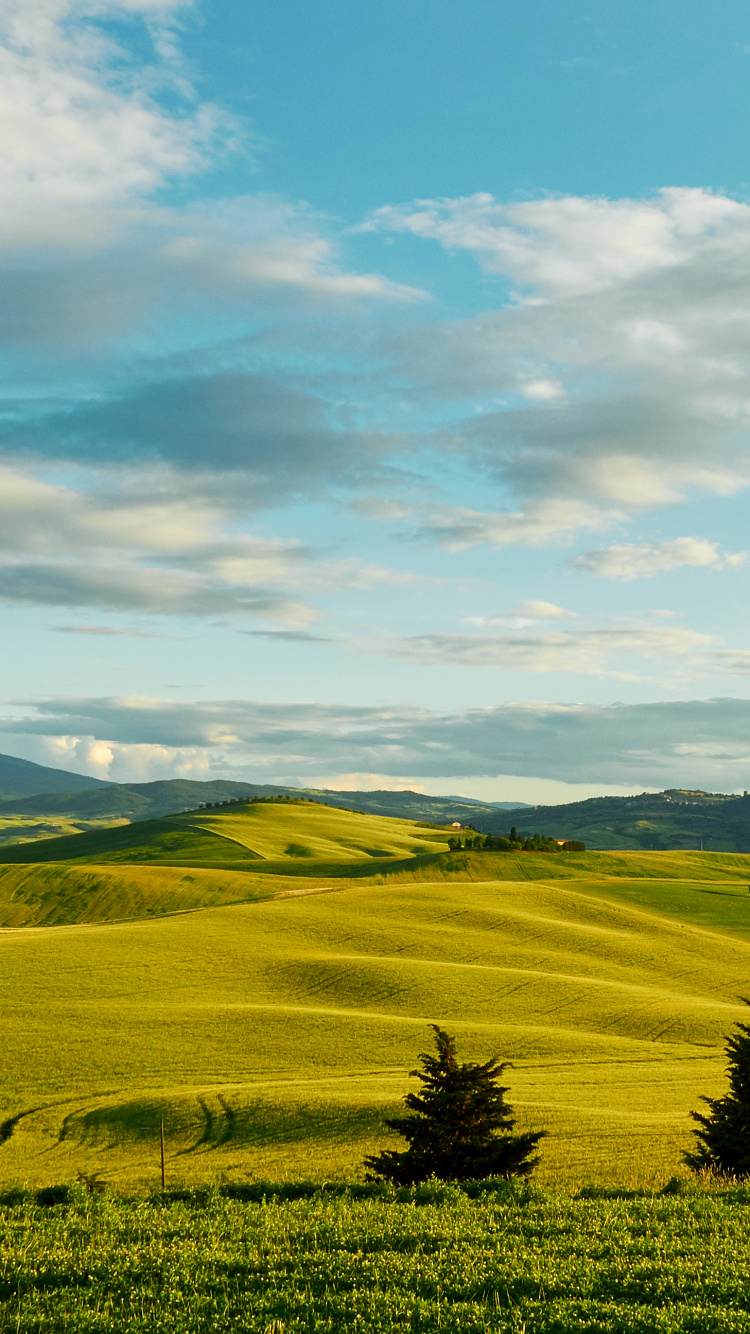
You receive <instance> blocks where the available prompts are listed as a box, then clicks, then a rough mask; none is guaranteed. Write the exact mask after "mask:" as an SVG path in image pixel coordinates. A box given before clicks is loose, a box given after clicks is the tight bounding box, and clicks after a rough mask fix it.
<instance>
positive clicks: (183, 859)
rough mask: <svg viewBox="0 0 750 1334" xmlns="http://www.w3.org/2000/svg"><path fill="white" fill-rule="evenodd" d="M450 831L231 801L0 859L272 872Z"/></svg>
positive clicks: (386, 855)
mask: <svg viewBox="0 0 750 1334" xmlns="http://www.w3.org/2000/svg"><path fill="white" fill-rule="evenodd" d="M448 834H449V831H448V830H442V831H441V830H436V829H432V828H426V827H420V826H419V825H417V824H414V823H412V822H411V821H408V820H388V819H384V818H382V817H381V816H377V815H365V814H363V813H361V812H354V811H344V810H340V809H337V808H333V807H328V806H323V805H319V804H316V803H313V802H292V801H282V802H265V801H262V802H252V803H249V804H243V805H241V804H239V803H233V804H231V805H229V806H225V807H219V808H216V807H213V808H212V809H210V810H197V811H190V812H187V813H184V814H182V815H174V816H170V817H168V818H165V819H162V820H143V821H138V822H137V823H134V824H129V825H125V826H121V827H119V828H116V829H106V830H97V831H95V832H92V833H85V834H77V835H73V836H72V837H67V838H49V839H45V840H43V841H40V842H35V843H27V844H20V845H16V846H12V847H6V848H3V849H2V850H0V862H2V863H6V864H16V865H18V864H28V863H32V862H51V861H54V862H60V861H62V862H65V861H70V860H75V861H78V862H84V861H85V862H96V863H97V864H106V863H109V862H128V863H131V864H133V863H163V864H171V865H189V866H215V865H217V864H220V865H223V864H246V863H254V862H257V861H263V862H264V863H265V866H264V869H265V870H266V871H271V870H272V869H274V867H275V866H276V865H277V864H280V865H286V863H292V866H291V869H292V870H293V869H294V865H297V866H299V867H300V868H301V872H302V873H304V872H305V870H306V869H311V868H314V867H315V866H321V865H328V864H329V863H331V864H333V865H334V866H336V865H337V864H346V865H347V866H353V865H354V864H364V866H365V868H367V866H368V865H371V864H372V862H373V861H377V862H378V863H381V862H382V863H388V862H392V861H394V860H399V859H407V860H411V859H413V858H415V857H423V856H425V855H433V856H434V855H435V854H438V853H441V852H444V851H445V849H446V845H447V839H448Z"/></svg>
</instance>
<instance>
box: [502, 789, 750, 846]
mask: <svg viewBox="0 0 750 1334" xmlns="http://www.w3.org/2000/svg"><path fill="white" fill-rule="evenodd" d="M490 824H491V825H492V828H491V830H490ZM511 825H515V826H516V828H517V829H518V830H519V831H520V832H522V833H532V832H534V831H537V832H538V833H540V834H545V835H548V836H550V837H552V838H572V839H580V840H582V842H584V843H585V844H586V846H587V847H589V848H648V849H652V850H655V851H657V850H666V849H672V848H674V849H681V848H684V849H688V848H696V849H699V848H700V847H701V846H703V847H704V848H705V849H706V850H709V849H710V850H711V851H713V852H750V796H748V795H747V794H745V795H744V796H742V797H736V796H727V795H726V794H724V793H721V792H691V791H688V790H686V789H685V790H683V789H677V788H672V789H669V790H668V791H666V792H642V793H641V794H640V795H639V796H633V797H591V798H589V800H587V801H575V802H571V803H569V804H568V805H563V806H533V807H531V808H528V807H524V808H520V809H518V810H513V811H507V812H505V811H503V813H502V815H501V816H500V818H496V819H494V821H491V822H489V823H488V821H487V820H486V819H485V818H484V816H482V818H480V819H479V820H478V821H477V828H481V829H482V830H483V831H485V832H492V833H506V832H507V830H508V829H509V828H510V826H511Z"/></svg>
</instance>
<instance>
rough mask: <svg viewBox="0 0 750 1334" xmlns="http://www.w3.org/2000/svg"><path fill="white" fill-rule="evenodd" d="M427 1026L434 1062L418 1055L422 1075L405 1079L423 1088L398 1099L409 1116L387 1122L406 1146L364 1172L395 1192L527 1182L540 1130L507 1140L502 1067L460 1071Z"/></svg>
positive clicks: (446, 1037)
mask: <svg viewBox="0 0 750 1334" xmlns="http://www.w3.org/2000/svg"><path fill="white" fill-rule="evenodd" d="M430 1027H431V1028H432V1030H433V1032H434V1034H435V1044H436V1046H437V1056H432V1055H430V1054H429V1053H425V1052H423V1053H422V1054H421V1061H422V1067H423V1068H422V1070H412V1072H411V1073H412V1075H414V1076H416V1078H417V1079H420V1080H421V1081H422V1084H423V1088H422V1090H421V1092H419V1093H407V1095H406V1098H405V1099H404V1101H405V1103H406V1106H407V1107H408V1108H410V1110H411V1111H413V1112H416V1115H415V1116H406V1117H399V1118H397V1119H395V1120H393V1121H386V1125H387V1126H388V1128H389V1129H390V1130H397V1131H398V1133H399V1135H402V1136H403V1138H404V1139H405V1140H407V1141H408V1144H409V1147H408V1149H405V1150H404V1151H403V1152H400V1153H399V1152H398V1151H396V1150H393V1149H383V1150H382V1151H381V1153H379V1154H378V1155H377V1157H372V1158H366V1159H365V1165H366V1166H367V1167H369V1168H371V1170H372V1172H373V1173H374V1174H375V1177H376V1178H380V1179H384V1180H386V1181H393V1182H394V1183H395V1184H396V1185H399V1186H411V1185H414V1184H415V1183H416V1182H418V1181H427V1180H428V1179H429V1178H430V1177H437V1178H438V1179H439V1180H440V1181H471V1180H481V1179H483V1178H485V1177H511V1176H528V1175H529V1174H530V1173H531V1172H532V1171H533V1169H534V1168H535V1166H536V1164H537V1163H538V1161H539V1159H538V1158H534V1157H532V1156H531V1155H532V1154H533V1152H534V1150H535V1148H536V1146H537V1144H538V1143H539V1140H540V1139H542V1137H543V1136H544V1135H545V1134H546V1131H544V1130H538V1131H529V1132H526V1133H525V1134H522V1135H514V1134H513V1128H514V1126H515V1121H514V1119H513V1109H512V1108H511V1107H509V1106H508V1103H507V1102H506V1101H505V1094H506V1093H507V1092H508V1090H507V1088H503V1087H502V1086H501V1085H500V1084H499V1083H498V1080H499V1079H500V1077H501V1075H502V1073H503V1071H504V1070H507V1069H508V1064H507V1062H506V1063H505V1064H498V1062H497V1061H496V1060H494V1059H493V1060H490V1061H486V1062H485V1064H484V1065H476V1064H464V1065H459V1063H458V1060H457V1058H456V1041H455V1038H453V1037H451V1036H450V1034H448V1033H446V1032H445V1031H444V1030H443V1029H442V1028H439V1027H438V1025H437V1024H431V1025H430ZM370 1179H372V1178H370Z"/></svg>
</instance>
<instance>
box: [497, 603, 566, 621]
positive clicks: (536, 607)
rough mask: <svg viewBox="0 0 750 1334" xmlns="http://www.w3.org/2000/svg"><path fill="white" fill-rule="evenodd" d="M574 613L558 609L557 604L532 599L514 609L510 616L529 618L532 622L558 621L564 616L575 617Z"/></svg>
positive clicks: (561, 608) (562, 608) (509, 613)
mask: <svg viewBox="0 0 750 1334" xmlns="http://www.w3.org/2000/svg"><path fill="white" fill-rule="evenodd" d="M575 614H576V613H575V612H574V611H566V610H565V608H564V607H558V606H557V604H556V603H555V602H544V601H543V600H542V599H541V598H532V599H531V600H530V601H529V602H520V603H519V604H518V606H517V607H513V608H512V609H511V610H510V611H509V612H508V615H509V616H522V617H523V616H529V617H530V618H531V619H532V620H541V621H547V620H550V621H556V620H560V619H561V618H562V617H564V616H575Z"/></svg>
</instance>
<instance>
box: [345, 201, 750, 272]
mask: <svg viewBox="0 0 750 1334" xmlns="http://www.w3.org/2000/svg"><path fill="white" fill-rule="evenodd" d="M746 226H747V206H746V205H744V204H740V203H737V202H736V201H735V200H732V199H728V198H726V197H725V196H723V195H715V194H711V193H710V192H708V191H704V190H700V189H675V188H672V189H664V190H660V191H659V192H658V194H657V195H656V197H655V198H654V199H650V200H635V199H622V200H614V201H613V200H610V199H596V198H576V197H568V198H562V199H559V198H558V199H554V198H552V199H550V198H547V199H534V200H527V201H524V202H522V203H512V204H506V203H502V202H498V201H497V200H495V199H494V198H493V196H492V195H490V194H476V195H470V196H468V197H466V198H459V199H438V200H433V199H421V200H417V201H416V203H414V204H405V205H398V206H393V205H387V206H386V207H384V208H380V209H377V210H376V211H375V212H374V213H373V214H372V215H371V217H370V218H369V220H368V221H367V222H365V223H364V224H363V229H365V228H367V229H371V230H383V231H389V232H393V231H405V232H410V233H411V234H412V235H414V236H418V237H422V238H425V239H429V240H436V241H439V242H440V244H441V245H443V246H445V247H446V249H448V250H468V251H470V252H471V253H472V254H473V255H475V256H476V257H477V259H478V260H479V262H480V263H481V264H482V267H483V268H484V269H485V270H486V271H487V272H488V273H501V274H507V275H508V276H509V277H510V278H511V279H513V281H514V282H516V283H519V284H521V285H522V286H523V287H531V288H533V289H534V290H541V291H542V292H544V293H545V294H549V295H566V296H567V295H576V294H578V293H581V292H590V291H597V290H599V289H602V288H605V287H608V286H610V285H612V284H616V283H623V282H628V281H629V280H631V279H634V278H640V277H643V276H645V275H648V274H652V273H654V272H659V271H663V270H664V269H671V268H673V267H676V266H678V265H680V264H683V263H684V262H685V261H687V260H689V259H690V258H691V257H692V256H693V255H694V254H695V253H696V252H698V251H700V250H701V249H702V248H703V247H704V246H705V245H706V244H716V245H717V248H724V247H726V246H729V247H732V243H733V241H734V239H735V237H736V236H737V233H738V232H739V233H740V234H741V233H742V231H743V229H744V228H746Z"/></svg>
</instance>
